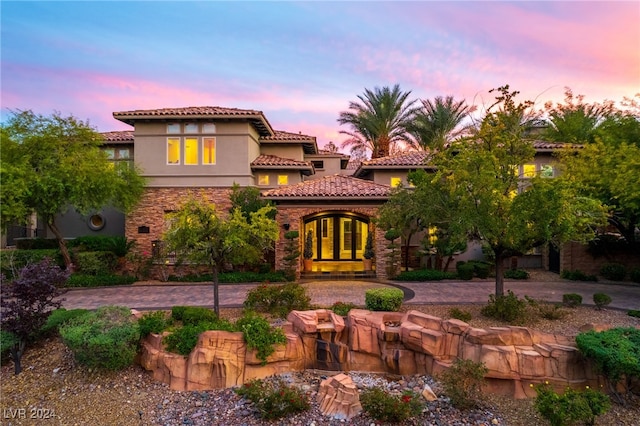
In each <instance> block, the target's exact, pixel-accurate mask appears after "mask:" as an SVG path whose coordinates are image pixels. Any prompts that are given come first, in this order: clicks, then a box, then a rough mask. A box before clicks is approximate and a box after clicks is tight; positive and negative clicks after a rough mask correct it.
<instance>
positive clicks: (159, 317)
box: [138, 311, 169, 337]
mask: <svg viewBox="0 0 640 426" xmlns="http://www.w3.org/2000/svg"><path fill="white" fill-rule="evenodd" d="M168 325H169V321H168V320H167V315H166V314H165V313H164V312H163V311H154V312H147V313H145V314H144V315H142V318H140V319H139V320H138V326H139V327H140V337H146V336H148V335H149V334H151V333H155V334H159V333H162V332H163V331H164V330H165V329H166V328H167V326H168Z"/></svg>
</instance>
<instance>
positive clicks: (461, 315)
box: [449, 308, 472, 322]
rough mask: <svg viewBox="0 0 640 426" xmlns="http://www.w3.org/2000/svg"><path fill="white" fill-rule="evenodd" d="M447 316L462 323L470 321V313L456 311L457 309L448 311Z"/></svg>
mask: <svg viewBox="0 0 640 426" xmlns="http://www.w3.org/2000/svg"><path fill="white" fill-rule="evenodd" d="M449 316H450V317H451V318H455V319H457V320H460V321H464V322H469V321H471V318H472V317H471V313H470V312H468V311H463V310H462V309H458V308H451V309H450V310H449Z"/></svg>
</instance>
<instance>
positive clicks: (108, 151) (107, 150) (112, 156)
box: [104, 148, 116, 160]
mask: <svg viewBox="0 0 640 426" xmlns="http://www.w3.org/2000/svg"><path fill="white" fill-rule="evenodd" d="M104 152H105V153H106V154H107V158H108V159H109V160H115V159H116V150H115V149H113V148H105V150H104Z"/></svg>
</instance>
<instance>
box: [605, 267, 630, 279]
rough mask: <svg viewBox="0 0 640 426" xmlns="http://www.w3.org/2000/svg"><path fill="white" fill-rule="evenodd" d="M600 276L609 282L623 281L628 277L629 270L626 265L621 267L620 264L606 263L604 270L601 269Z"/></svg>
mask: <svg viewBox="0 0 640 426" xmlns="http://www.w3.org/2000/svg"><path fill="white" fill-rule="evenodd" d="M600 275H602V276H603V277H605V278H607V279H609V280H613V281H622V280H624V277H625V276H626V275H627V270H626V269H625V267H624V265H620V264H619V263H605V264H604V265H602V268H600Z"/></svg>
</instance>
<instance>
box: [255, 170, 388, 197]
mask: <svg viewBox="0 0 640 426" xmlns="http://www.w3.org/2000/svg"><path fill="white" fill-rule="evenodd" d="M390 192H391V187H390V186H389V185H381V184H378V183H374V182H372V181H368V180H363V179H357V178H354V177H351V176H344V175H331V176H325V177H323V178H321V179H313V180H308V181H305V182H301V183H298V184H296V185H290V186H284V187H282V188H277V189H271V190H268V191H265V192H263V193H262V196H263V197H264V198H268V199H276V200H281V199H328V198H333V199H341V198H358V199H374V200H386V199H387V198H388V197H389V194H390Z"/></svg>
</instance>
